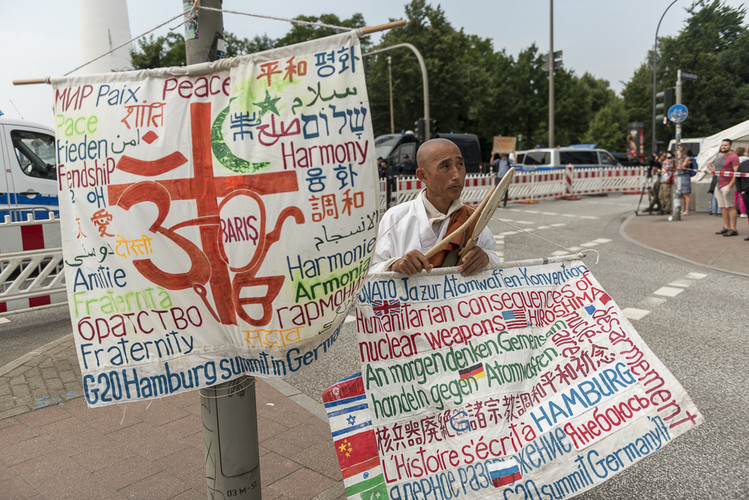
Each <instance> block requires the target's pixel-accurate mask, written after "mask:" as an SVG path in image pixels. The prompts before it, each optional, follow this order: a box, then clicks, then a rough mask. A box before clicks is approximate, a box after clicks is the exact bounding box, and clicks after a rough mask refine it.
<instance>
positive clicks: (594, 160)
mask: <svg viewBox="0 0 749 500" xmlns="http://www.w3.org/2000/svg"><path fill="white" fill-rule="evenodd" d="M567 165H574V166H575V167H576V168H581V167H582V168H585V167H591V168H592V167H620V166H621V165H620V164H619V162H618V161H616V158H614V157H613V155H612V154H611V153H609V152H608V151H606V150H605V149H599V148H577V147H566V148H538V149H529V150H528V151H518V152H517V153H515V166H516V168H517V167H522V169H523V170H552V169H555V168H565V167H567Z"/></svg>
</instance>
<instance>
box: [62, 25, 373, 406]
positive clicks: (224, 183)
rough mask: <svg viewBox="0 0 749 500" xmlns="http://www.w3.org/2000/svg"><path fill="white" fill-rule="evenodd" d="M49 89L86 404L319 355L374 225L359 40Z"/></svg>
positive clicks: (264, 371)
mask: <svg viewBox="0 0 749 500" xmlns="http://www.w3.org/2000/svg"><path fill="white" fill-rule="evenodd" d="M52 83H53V85H54V92H55V113H56V126H57V128H56V140H57V156H58V166H57V172H58V182H59V192H60V205H61V207H60V208H61V219H62V220H61V223H62V235H63V254H64V259H65V273H66V274H65V277H66V282H67V287H68V294H69V300H68V301H69V304H70V314H71V318H72V322H73V331H74V336H75V339H76V349H77V351H78V359H79V361H80V365H81V370H82V372H83V382H84V390H85V396H86V400H87V401H88V404H89V405H90V406H100V405H107V404H113V403H118V402H123V401H129V400H135V399H147V398H154V397H162V396H166V395H169V394H174V393H178V392H181V391H184V390H190V389H197V388H201V387H207V386H211V385H215V384H217V383H221V382H225V381H228V380H231V379H234V378H237V377H239V376H242V375H253V376H258V377H283V376H285V375H288V374H289V373H292V372H296V371H298V370H300V369H302V368H304V367H305V366H306V365H309V364H311V363H314V362H315V361H316V360H317V359H319V358H320V357H321V356H322V355H323V354H324V353H325V352H326V351H327V350H328V349H329V348H330V347H331V345H332V344H333V343H334V342H335V341H336V339H337V337H338V334H339V326H340V324H341V322H342V320H343V314H342V313H343V312H345V311H346V309H347V308H348V305H349V304H350V303H351V302H352V301H353V300H354V299H355V297H356V296H357V294H358V293H359V289H360V287H361V283H362V281H363V279H364V275H365V274H366V271H367V268H368V267H369V262H370V258H371V254H372V252H373V250H374V244H375V239H376V229H377V228H376V226H377V219H378V212H377V205H376V195H377V192H376V189H377V184H376V182H375V180H376V166H375V159H374V140H373V136H372V126H371V120H370V115H369V104H368V101H367V94H366V87H365V81H364V73H363V63H362V57H361V51H360V48H359V41H358V38H357V37H356V35H355V34H353V33H351V34H343V35H337V36H334V37H328V38H325V39H321V40H317V41H313V42H308V43H304V44H298V45H293V46H289V47H283V48H280V49H276V50H272V51H268V52H262V53H259V54H253V55H250V56H245V57H240V58H234V59H226V60H222V61H218V62H216V63H210V64H201V65H195V66H191V67H189V68H166V69H159V70H147V71H133V72H127V73H111V74H102V75H92V76H81V77H71V78H56V79H53V82H52Z"/></svg>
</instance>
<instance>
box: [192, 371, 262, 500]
mask: <svg viewBox="0 0 749 500" xmlns="http://www.w3.org/2000/svg"><path fill="white" fill-rule="evenodd" d="M200 412H201V415H202V418H203V446H204V451H205V476H206V482H207V484H208V498H211V499H214V498H222V499H223V498H227V497H232V498H243V499H247V500H259V499H260V498H261V491H260V452H259V448H258V433H257V408H256V406H255V379H254V377H242V378H239V379H237V380H232V381H231V382H226V383H224V384H219V385H217V386H214V387H209V388H207V389H201V390H200Z"/></svg>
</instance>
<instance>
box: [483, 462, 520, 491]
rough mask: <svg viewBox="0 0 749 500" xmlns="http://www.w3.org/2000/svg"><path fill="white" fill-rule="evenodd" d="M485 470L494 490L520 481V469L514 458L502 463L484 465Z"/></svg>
mask: <svg viewBox="0 0 749 500" xmlns="http://www.w3.org/2000/svg"><path fill="white" fill-rule="evenodd" d="M486 470H487V471H488V472H489V478H490V479H491V480H492V484H493V485H494V487H495V488H499V487H500V486H504V485H506V484H512V483H514V482H515V481H518V480H520V479H522V476H521V475H520V467H519V466H518V463H517V461H515V459H514V458H508V459H506V460H505V461H504V462H492V463H489V464H486Z"/></svg>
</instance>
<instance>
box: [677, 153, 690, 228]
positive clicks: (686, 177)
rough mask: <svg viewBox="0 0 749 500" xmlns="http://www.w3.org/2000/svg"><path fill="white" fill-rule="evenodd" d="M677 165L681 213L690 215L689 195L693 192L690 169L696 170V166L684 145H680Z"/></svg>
mask: <svg viewBox="0 0 749 500" xmlns="http://www.w3.org/2000/svg"><path fill="white" fill-rule="evenodd" d="M676 165H677V166H676V172H675V173H676V174H677V179H678V183H679V184H678V186H679V192H680V193H681V215H689V195H690V194H691V193H692V175H691V174H690V173H689V171H690V170H694V166H693V165H692V159H691V158H690V157H689V156H687V150H686V148H685V147H684V146H679V150H678V155H677V159H676Z"/></svg>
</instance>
